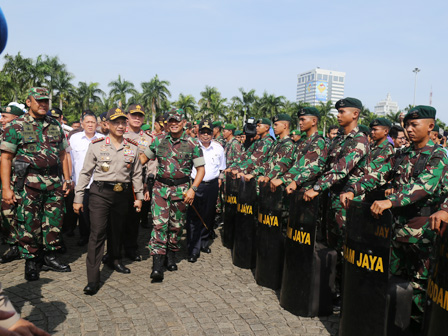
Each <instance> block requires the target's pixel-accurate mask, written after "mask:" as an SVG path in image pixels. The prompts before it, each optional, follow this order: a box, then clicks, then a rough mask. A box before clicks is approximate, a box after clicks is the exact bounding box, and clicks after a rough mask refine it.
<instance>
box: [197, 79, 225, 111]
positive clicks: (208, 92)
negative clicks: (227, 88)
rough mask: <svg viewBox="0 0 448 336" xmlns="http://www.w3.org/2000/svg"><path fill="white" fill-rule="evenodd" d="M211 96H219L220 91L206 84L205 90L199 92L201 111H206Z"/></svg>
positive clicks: (211, 98)
mask: <svg viewBox="0 0 448 336" xmlns="http://www.w3.org/2000/svg"><path fill="white" fill-rule="evenodd" d="M213 97H215V98H221V93H220V92H219V91H218V89H217V88H215V87H212V86H208V85H206V86H205V90H204V91H202V92H201V99H199V101H198V104H199V107H200V108H201V111H206V110H207V109H208V108H210V105H211V104H212V100H213Z"/></svg>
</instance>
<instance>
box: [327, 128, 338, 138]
mask: <svg viewBox="0 0 448 336" xmlns="http://www.w3.org/2000/svg"><path fill="white" fill-rule="evenodd" d="M337 136H338V129H337V128H334V129H332V130H331V131H330V133H328V137H329V138H330V139H331V140H333V139H334V138H336V137H337Z"/></svg>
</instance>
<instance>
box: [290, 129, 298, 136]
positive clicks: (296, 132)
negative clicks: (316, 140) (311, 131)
mask: <svg viewBox="0 0 448 336" xmlns="http://www.w3.org/2000/svg"><path fill="white" fill-rule="evenodd" d="M291 135H300V130H293V131H291Z"/></svg>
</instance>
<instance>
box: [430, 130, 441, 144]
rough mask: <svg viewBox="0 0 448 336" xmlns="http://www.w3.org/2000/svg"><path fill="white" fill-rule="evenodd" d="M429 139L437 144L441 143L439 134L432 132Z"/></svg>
mask: <svg viewBox="0 0 448 336" xmlns="http://www.w3.org/2000/svg"><path fill="white" fill-rule="evenodd" d="M429 137H430V138H431V140H432V141H433V142H434V143H435V144H437V142H438V141H439V132H431V133H430V134H429Z"/></svg>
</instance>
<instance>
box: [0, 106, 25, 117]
mask: <svg viewBox="0 0 448 336" xmlns="http://www.w3.org/2000/svg"><path fill="white" fill-rule="evenodd" d="M1 109H2V113H9V114H12V115H15V116H18V117H20V116H22V115H24V114H25V112H24V111H23V110H22V109H21V108H19V107H17V106H14V105H9V106H5V107H2V108H1Z"/></svg>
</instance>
